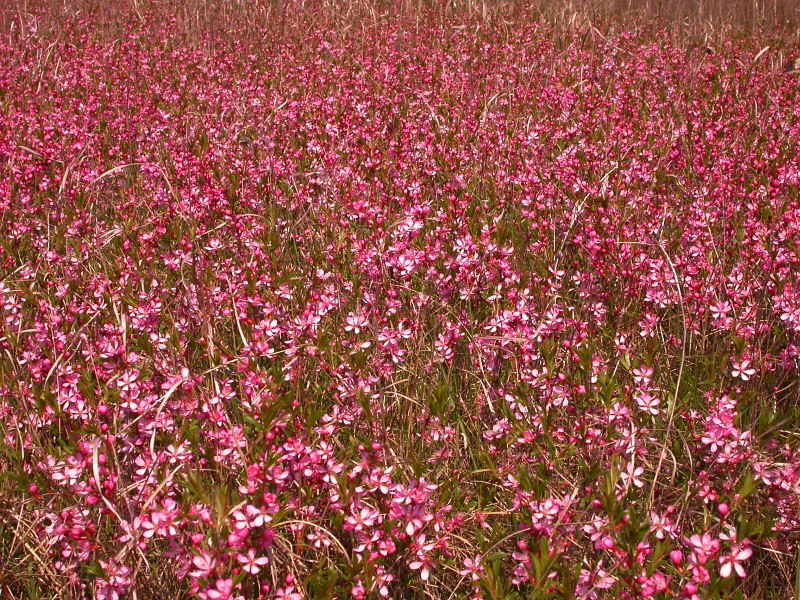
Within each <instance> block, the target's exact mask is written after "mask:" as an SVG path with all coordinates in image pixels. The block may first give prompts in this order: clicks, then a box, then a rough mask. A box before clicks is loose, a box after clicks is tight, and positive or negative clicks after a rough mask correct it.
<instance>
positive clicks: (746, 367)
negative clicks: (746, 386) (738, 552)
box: [731, 358, 756, 381]
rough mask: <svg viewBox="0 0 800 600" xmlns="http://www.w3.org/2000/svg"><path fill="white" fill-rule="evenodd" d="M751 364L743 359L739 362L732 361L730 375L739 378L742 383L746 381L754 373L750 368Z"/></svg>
mask: <svg viewBox="0 0 800 600" xmlns="http://www.w3.org/2000/svg"><path fill="white" fill-rule="evenodd" d="M751 362H752V361H751V360H750V359H749V358H744V359H742V361H741V362H737V361H733V369H732V370H731V375H733V376H734V377H739V378H741V380H742V381H748V380H749V379H750V378H751V377H752V376H753V375H755V373H756V370H755V369H753V368H752V367H751V366H750V363H751Z"/></svg>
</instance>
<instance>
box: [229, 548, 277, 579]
mask: <svg viewBox="0 0 800 600" xmlns="http://www.w3.org/2000/svg"><path fill="white" fill-rule="evenodd" d="M236 560H238V561H239V562H240V563H242V569H244V571H245V572H247V573H250V574H251V575H255V574H256V573H258V572H259V571H261V567H264V566H266V565H268V564H269V559H268V558H267V557H266V556H261V557H256V551H255V550H254V549H253V548H250V549H249V550H248V551H247V554H246V555H242V554H240V555H239V556H237V557H236Z"/></svg>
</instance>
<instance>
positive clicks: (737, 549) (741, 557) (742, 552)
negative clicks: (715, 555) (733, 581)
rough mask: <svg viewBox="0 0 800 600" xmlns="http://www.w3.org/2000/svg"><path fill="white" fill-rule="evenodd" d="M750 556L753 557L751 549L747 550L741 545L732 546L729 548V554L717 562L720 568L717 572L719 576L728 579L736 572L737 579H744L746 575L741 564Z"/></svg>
mask: <svg viewBox="0 0 800 600" xmlns="http://www.w3.org/2000/svg"><path fill="white" fill-rule="evenodd" d="M751 556H753V550H752V548H748V547H747V546H746V545H743V544H734V546H733V547H732V548H731V552H730V554H726V555H725V556H720V558H719V562H720V564H721V565H722V567H721V568H720V570H719V574H720V575H721V576H722V577H730V576H731V575H732V574H733V572H734V571H736V574H737V575H738V576H739V577H744V576H745V575H746V574H747V573H746V572H745V570H744V567H743V566H742V565H741V563H742V562H744V561H746V560H747V559H748V558H750V557H751Z"/></svg>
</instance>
